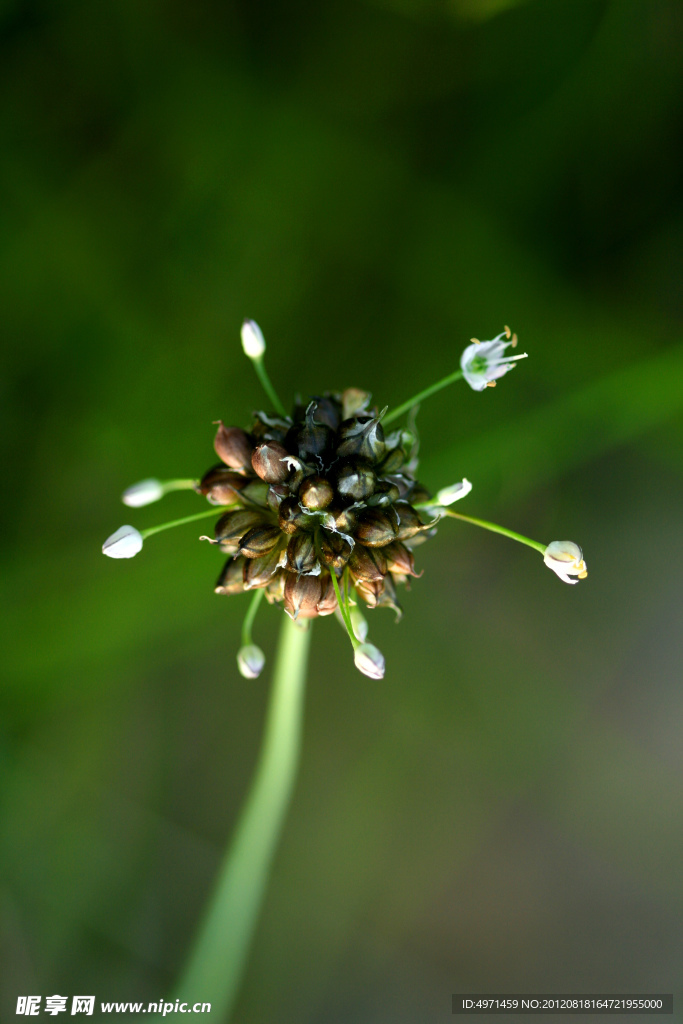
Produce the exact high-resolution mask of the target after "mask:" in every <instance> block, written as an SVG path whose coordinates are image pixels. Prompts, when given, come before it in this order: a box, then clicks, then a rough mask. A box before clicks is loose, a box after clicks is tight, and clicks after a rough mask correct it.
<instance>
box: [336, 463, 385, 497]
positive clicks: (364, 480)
mask: <svg viewBox="0 0 683 1024" xmlns="http://www.w3.org/2000/svg"><path fill="white" fill-rule="evenodd" d="M376 482H377V477H376V476H375V471H374V470H373V468H372V466H369V465H368V464H367V463H366V462H350V463H348V464H347V465H346V466H342V468H341V469H340V470H339V472H338V474H337V490H338V491H339V493H340V494H341V495H342V497H344V498H348V499H350V500H352V501H362V500H363V499H364V498H369V497H370V495H371V494H372V492H373V491H374V489H375V483H376Z"/></svg>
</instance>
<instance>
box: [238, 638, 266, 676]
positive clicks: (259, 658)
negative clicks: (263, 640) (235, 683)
mask: <svg viewBox="0 0 683 1024" xmlns="http://www.w3.org/2000/svg"><path fill="white" fill-rule="evenodd" d="M265 663H266V656H265V654H264V653H263V651H262V650H261V648H260V647H257V646H256V644H248V645H247V646H246V647H240V649H239V651H238V652H237V667H238V668H239V670H240V675H243V676H244V678H245V679H256V677H257V676H260V675H261V672H262V671H263V666H264V665H265Z"/></svg>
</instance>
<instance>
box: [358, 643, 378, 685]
mask: <svg viewBox="0 0 683 1024" xmlns="http://www.w3.org/2000/svg"><path fill="white" fill-rule="evenodd" d="M353 660H354V661H355V663H356V668H357V669H358V671H359V672H362V673H363V675H364V676H369V677H370V679H384V655H383V654H382V652H381V651H380V650H378V648H377V647H375V645H374V644H361V645H360V646H359V647H356V650H355V653H354V655H353Z"/></svg>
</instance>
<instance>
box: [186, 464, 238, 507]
mask: <svg viewBox="0 0 683 1024" xmlns="http://www.w3.org/2000/svg"><path fill="white" fill-rule="evenodd" d="M247 483H248V480H247V479H246V477H243V476H241V475H240V474H239V473H238V472H236V470H234V469H226V468H225V466H214V467H213V468H212V469H210V470H209V471H208V472H207V473H205V474H204V476H203V477H202V479H201V480H200V481H199V483H198V484H197V487H196V489H197V491H198V492H199V493H200V494H203V495H204V497H205V498H208V500H209V502H210V503H211V504H212V505H234V504H236V502H238V501H239V500H240V492H241V491H242V490H243V489H244V488H245V487H246V485H247Z"/></svg>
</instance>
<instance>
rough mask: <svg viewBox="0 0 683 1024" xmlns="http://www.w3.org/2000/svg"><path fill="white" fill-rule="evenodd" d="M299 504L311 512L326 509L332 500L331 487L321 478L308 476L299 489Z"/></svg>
mask: <svg viewBox="0 0 683 1024" xmlns="http://www.w3.org/2000/svg"><path fill="white" fill-rule="evenodd" d="M299 498H300V500H301V504H302V505H305V506H306V508H310V509H311V510H313V511H316V512H318V511H320V510H321V509H324V508H327V506H328V505H329V504H330V502H331V501H332V499H333V498H334V490H333V488H332V485H331V484H330V483H329V482H328V481H327V480H325V479H324V477H321V476H309V477H308V478H307V479H306V480H304V482H303V483H302V485H301V487H300V488H299Z"/></svg>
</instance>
